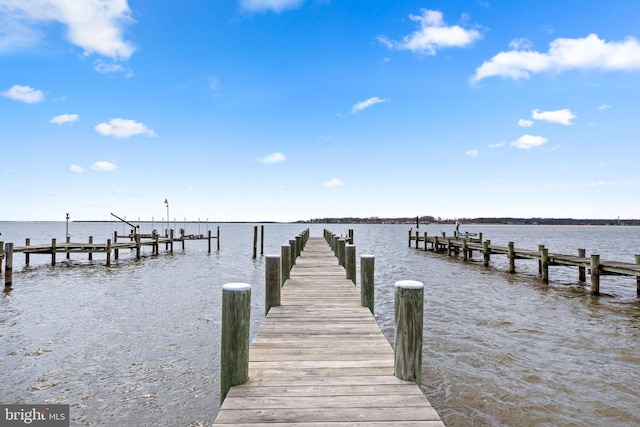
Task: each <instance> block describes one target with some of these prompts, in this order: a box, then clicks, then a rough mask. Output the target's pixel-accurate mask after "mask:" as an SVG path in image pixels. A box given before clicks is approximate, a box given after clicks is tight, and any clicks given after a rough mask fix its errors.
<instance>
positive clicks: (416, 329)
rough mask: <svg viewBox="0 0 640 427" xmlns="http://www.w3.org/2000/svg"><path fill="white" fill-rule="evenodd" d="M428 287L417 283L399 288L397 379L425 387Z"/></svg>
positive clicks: (400, 284)
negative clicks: (423, 342) (423, 358)
mask: <svg viewBox="0 0 640 427" xmlns="http://www.w3.org/2000/svg"><path fill="white" fill-rule="evenodd" d="M423 310H424V285H423V284H422V283H421V282H418V281H415V280H401V281H399V282H396V284H395V312H394V352H395V358H394V375H395V376H396V377H398V378H400V379H401V380H405V381H415V382H416V384H418V385H420V384H421V383H422V329H423V321H424V311H423Z"/></svg>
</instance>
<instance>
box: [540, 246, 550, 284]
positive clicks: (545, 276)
mask: <svg viewBox="0 0 640 427" xmlns="http://www.w3.org/2000/svg"><path fill="white" fill-rule="evenodd" d="M540 266H541V269H542V281H543V282H544V283H549V249H548V248H542V250H541V251H540Z"/></svg>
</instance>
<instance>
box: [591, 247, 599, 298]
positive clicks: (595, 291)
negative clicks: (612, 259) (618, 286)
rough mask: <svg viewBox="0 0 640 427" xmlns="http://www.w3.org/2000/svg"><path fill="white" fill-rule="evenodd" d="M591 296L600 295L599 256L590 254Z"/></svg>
mask: <svg viewBox="0 0 640 427" xmlns="http://www.w3.org/2000/svg"><path fill="white" fill-rule="evenodd" d="M591 295H600V255H599V254H591Z"/></svg>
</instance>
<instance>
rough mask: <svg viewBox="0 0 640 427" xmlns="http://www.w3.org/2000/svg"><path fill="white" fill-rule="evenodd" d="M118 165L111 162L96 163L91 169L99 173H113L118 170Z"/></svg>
mask: <svg viewBox="0 0 640 427" xmlns="http://www.w3.org/2000/svg"><path fill="white" fill-rule="evenodd" d="M117 167H118V165H115V164H113V163H111V162H104V161H102V162H95V163H94V164H92V165H91V169H92V170H94V171H98V172H111V171H114V170H116V169H117Z"/></svg>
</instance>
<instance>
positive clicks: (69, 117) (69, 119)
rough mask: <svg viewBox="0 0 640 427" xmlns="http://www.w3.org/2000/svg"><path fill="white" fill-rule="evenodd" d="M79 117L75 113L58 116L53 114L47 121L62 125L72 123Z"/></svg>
mask: <svg viewBox="0 0 640 427" xmlns="http://www.w3.org/2000/svg"><path fill="white" fill-rule="evenodd" d="M79 118H80V116H79V115H77V114H60V115H59V116H55V117H54V118H53V119H51V120H49V123H55V124H57V125H62V124H64V123H73V122H75V121H77V120H78V119H79Z"/></svg>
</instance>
